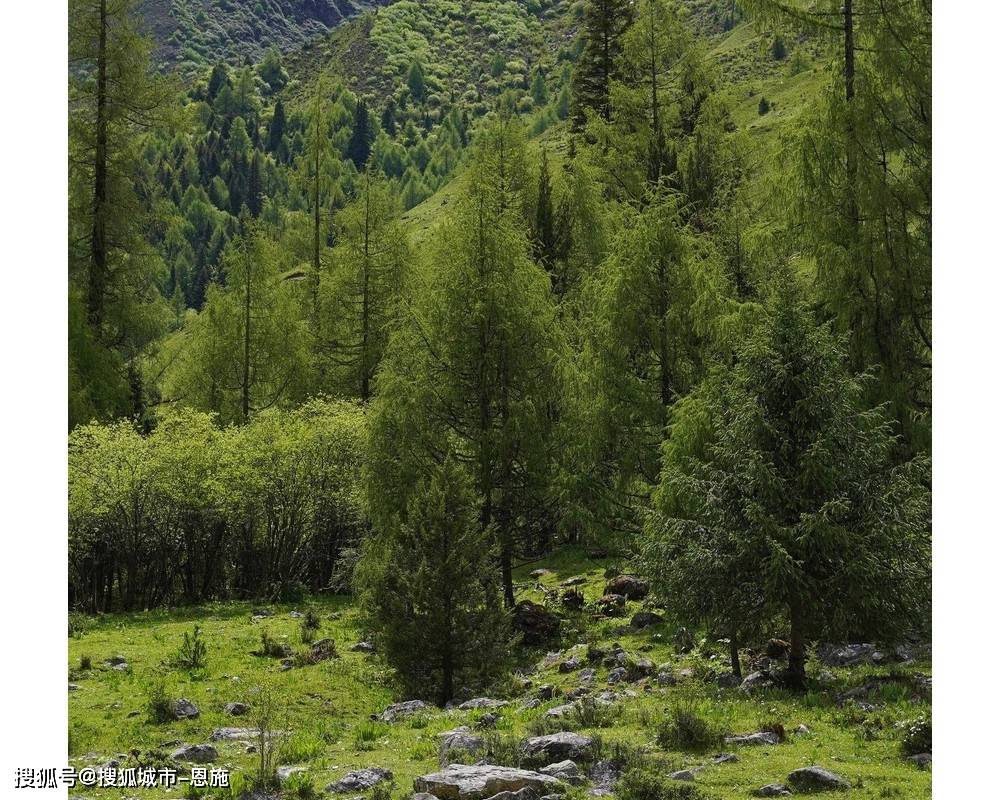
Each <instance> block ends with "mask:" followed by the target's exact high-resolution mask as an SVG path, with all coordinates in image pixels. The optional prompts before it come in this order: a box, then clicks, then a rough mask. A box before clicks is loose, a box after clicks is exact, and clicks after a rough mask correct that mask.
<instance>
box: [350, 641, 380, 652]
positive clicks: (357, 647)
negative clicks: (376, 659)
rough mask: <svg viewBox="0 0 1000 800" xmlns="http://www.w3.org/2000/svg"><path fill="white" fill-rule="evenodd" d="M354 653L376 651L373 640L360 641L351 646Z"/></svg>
mask: <svg viewBox="0 0 1000 800" xmlns="http://www.w3.org/2000/svg"><path fill="white" fill-rule="evenodd" d="M350 650H351V652H352V653H374V652H375V645H373V644H372V643H371V642H358V643H357V644H352V645H351V647H350Z"/></svg>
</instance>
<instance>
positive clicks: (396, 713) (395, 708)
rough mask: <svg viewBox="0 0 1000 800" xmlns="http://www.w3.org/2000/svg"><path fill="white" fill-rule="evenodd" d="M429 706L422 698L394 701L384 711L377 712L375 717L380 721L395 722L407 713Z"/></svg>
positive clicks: (414, 712) (413, 712) (416, 711)
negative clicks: (400, 701)
mask: <svg viewBox="0 0 1000 800" xmlns="http://www.w3.org/2000/svg"><path fill="white" fill-rule="evenodd" d="M427 708H429V706H428V705H427V703H425V702H424V701H423V700H406V701H405V702H402V703H394V704H393V705H391V706H389V707H388V708H387V709H386V710H385V711H383V712H382V713H381V714H379V715H378V716H377V717H376V719H378V720H379V721H380V722H395V721H396V719H397V718H399V717H405V716H408V715H409V714H416V713H418V712H420V711H425V710H426V709H427Z"/></svg>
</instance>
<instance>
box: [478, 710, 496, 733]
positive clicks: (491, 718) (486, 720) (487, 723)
mask: <svg viewBox="0 0 1000 800" xmlns="http://www.w3.org/2000/svg"><path fill="white" fill-rule="evenodd" d="M499 719H500V715H499V714H494V713H493V712H492V711H488V712H486V713H485V714H483V715H482V716H481V717H480V718H479V719H477V720H476V728H477V729H478V730H481V731H485V730H489V729H490V728H495V727H496V724H497V722H498V721H499Z"/></svg>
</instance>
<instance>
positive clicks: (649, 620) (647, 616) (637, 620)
mask: <svg viewBox="0 0 1000 800" xmlns="http://www.w3.org/2000/svg"><path fill="white" fill-rule="evenodd" d="M662 622H663V617H661V616H660V615H659V614H656V613H654V612H652V611H639V612H637V613H635V614H633V615H632V621H631V622H630V623H629V625H630V626H631V627H633V628H635V629H636V630H642V629H643V628H650V627H652V626H653V625H660V624H661V623H662Z"/></svg>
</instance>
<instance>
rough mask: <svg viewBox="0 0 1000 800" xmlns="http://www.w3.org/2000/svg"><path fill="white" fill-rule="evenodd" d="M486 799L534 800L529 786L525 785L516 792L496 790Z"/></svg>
mask: <svg viewBox="0 0 1000 800" xmlns="http://www.w3.org/2000/svg"><path fill="white" fill-rule="evenodd" d="M487 800H535V793H534V792H533V791H532V790H531V788H530V787H528V786H525V787H524V788H523V789H518V790H517V791H516V792H497V793H496V794H495V795H493V796H492V797H489V798H487Z"/></svg>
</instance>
